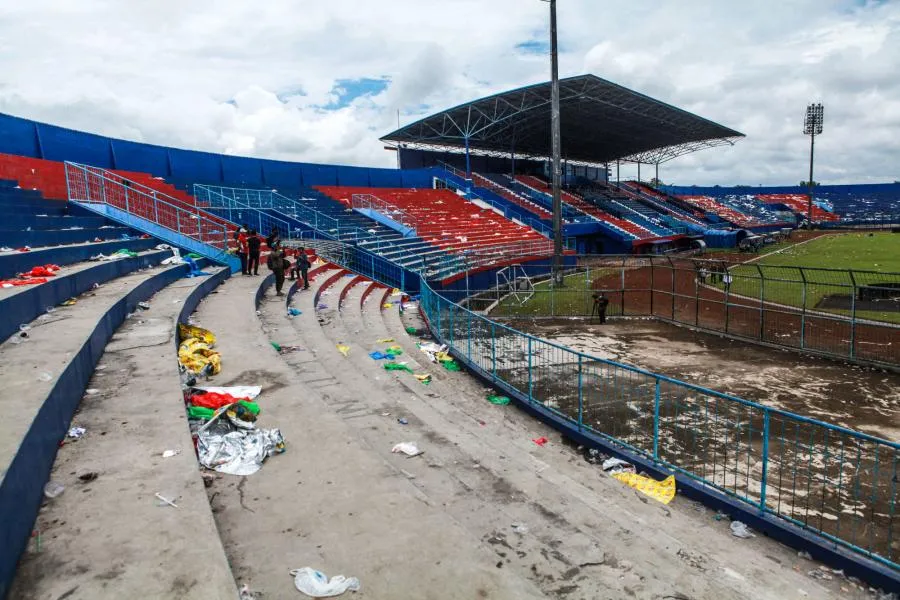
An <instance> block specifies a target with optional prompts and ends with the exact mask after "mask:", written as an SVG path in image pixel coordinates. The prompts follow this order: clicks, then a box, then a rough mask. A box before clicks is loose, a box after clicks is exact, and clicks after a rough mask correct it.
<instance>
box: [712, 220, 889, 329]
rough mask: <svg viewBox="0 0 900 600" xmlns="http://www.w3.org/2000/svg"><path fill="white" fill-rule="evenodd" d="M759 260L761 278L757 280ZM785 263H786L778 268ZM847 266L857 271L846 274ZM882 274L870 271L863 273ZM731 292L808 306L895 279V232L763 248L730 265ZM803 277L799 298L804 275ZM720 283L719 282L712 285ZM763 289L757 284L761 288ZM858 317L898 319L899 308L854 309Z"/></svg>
mask: <svg viewBox="0 0 900 600" xmlns="http://www.w3.org/2000/svg"><path fill="white" fill-rule="evenodd" d="M757 264H758V265H760V267H761V269H762V272H763V273H764V275H765V278H766V281H765V282H764V283H762V284H761V283H760V269H758V268H757V266H756V265H757ZM780 267H785V268H780ZM796 267H808V268H810V269H812V268H816V269H831V270H832V271H812V270H806V271H804V273H803V274H802V275H801V273H800V270H799V269H797V268H796ZM848 270H854V271H857V272H858V273H855V274H854V278H851V276H850V274H849V273H848ZM865 271H869V272H876V273H878V274H884V275H870V274H865V273H863V272H865ZM731 274H732V277H733V282H732V285H731V290H730V291H731V293H733V294H738V295H741V296H748V297H750V298H759V297H760V294H761V293H762V295H763V298H764V299H765V300H766V301H767V302H774V303H778V304H785V305H788V306H798V307H802V306H804V304H805V306H806V308H807V309H811V310H823V309H816V305H817V304H818V303H819V302H820V301H821V300H822V299H823V298H824V297H825V296H828V295H838V294H850V293H851V290H852V285H853V283H854V280H855V282H856V283H857V284H858V285H859V284H862V285H865V284H876V283H882V282H886V281H890V282H900V236H898V235H897V234H891V233H882V232H877V233H868V232H865V233H848V234H840V235H827V236H823V237H820V238H816V239H814V240H812V241H809V242H806V243H804V244H800V245H793V246H788V247H787V248H786V249H784V250H782V251H781V252H778V253H777V254H776V253H771V252H770V253H768V254H766V255H765V256H763V257H762V258H761V259H759V260H758V261H755V262H754V263H753V264H748V265H742V266H739V267H735V268H733V269H731ZM804 279H805V280H806V294H805V298H804V292H803V288H804V285H803V280H804ZM716 285H717V287H720V288H721V287H722V285H721V284H716ZM761 288H762V289H761ZM827 312H833V313H836V314H845V315H846V314H849V312H850V311H847V310H838V309H827ZM857 316H858V317H859V318H862V319H873V320H879V321H890V322H895V323H896V322H900V313H896V312H894V313H890V312H874V311H858V312H857Z"/></svg>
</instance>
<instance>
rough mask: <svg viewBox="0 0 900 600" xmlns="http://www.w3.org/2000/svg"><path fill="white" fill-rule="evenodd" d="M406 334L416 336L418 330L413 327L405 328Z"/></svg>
mask: <svg viewBox="0 0 900 600" xmlns="http://www.w3.org/2000/svg"><path fill="white" fill-rule="evenodd" d="M406 333H408V334H409V335H416V334H417V333H419V330H418V329H416V328H415V327H407V328H406Z"/></svg>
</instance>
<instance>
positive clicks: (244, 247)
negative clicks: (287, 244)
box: [234, 223, 310, 296]
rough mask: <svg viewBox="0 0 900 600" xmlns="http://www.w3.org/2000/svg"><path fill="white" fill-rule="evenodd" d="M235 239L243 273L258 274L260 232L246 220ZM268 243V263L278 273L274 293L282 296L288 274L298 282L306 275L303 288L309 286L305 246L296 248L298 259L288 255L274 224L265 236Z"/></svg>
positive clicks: (260, 247)
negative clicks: (251, 227)
mask: <svg viewBox="0 0 900 600" xmlns="http://www.w3.org/2000/svg"><path fill="white" fill-rule="evenodd" d="M234 239H235V241H236V242H237V246H238V248H237V255H238V258H239V259H240V261H241V274H242V275H251V276H253V275H259V258H260V251H261V249H262V243H263V240H262V239H261V238H260V237H259V233H257V231H256V230H255V229H250V227H249V226H248V225H247V224H246V223H244V224H243V225H241V227H240V229H238V230H237V231H235V233H234ZM265 242H266V246H268V248H269V256H268V258H267V259H266V266H267V267H268V268H269V270H270V271H272V273H274V274H275V295H277V296H283V295H284V293H283V292H282V291H281V289H282V287H283V286H284V281H285V273H287V274H288V275H289V276H290V279H291V281H294V279H295V278H296V279H297V280H298V281H299V280H300V278H301V277H302V278H303V289H304V290H308V289H309V275H308V273H309V267H310V263H309V256H307V254H306V248H303V247H302V246H301V247H299V248H297V250H296V257H297V258H296V261H295V262H291V259H290V258H288V251H287V250H286V249H285V248H284V247H283V246H282V244H281V236H280V235H279V233H278V228H276V227H273V228H272V231H271V232H270V233H269V235H267V236H266V238H265Z"/></svg>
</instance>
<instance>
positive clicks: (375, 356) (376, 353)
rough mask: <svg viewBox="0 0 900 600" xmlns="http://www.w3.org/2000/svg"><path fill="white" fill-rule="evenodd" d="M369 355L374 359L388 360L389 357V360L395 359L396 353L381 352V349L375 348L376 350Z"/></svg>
mask: <svg viewBox="0 0 900 600" xmlns="http://www.w3.org/2000/svg"><path fill="white" fill-rule="evenodd" d="M369 356H370V357H371V358H372V359H373V360H386V359H387V360H394V355H393V354H385V353H384V352H380V351H378V350H375V351H374V352H369Z"/></svg>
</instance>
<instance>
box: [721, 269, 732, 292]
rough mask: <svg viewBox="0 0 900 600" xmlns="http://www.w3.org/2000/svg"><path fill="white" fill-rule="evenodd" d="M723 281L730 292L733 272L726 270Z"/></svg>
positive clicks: (726, 290)
mask: <svg viewBox="0 0 900 600" xmlns="http://www.w3.org/2000/svg"><path fill="white" fill-rule="evenodd" d="M722 283H724V284H725V293H726V294H727V293H728V290H729V289H731V273H729V272H728V271H725V275H723V276H722Z"/></svg>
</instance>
